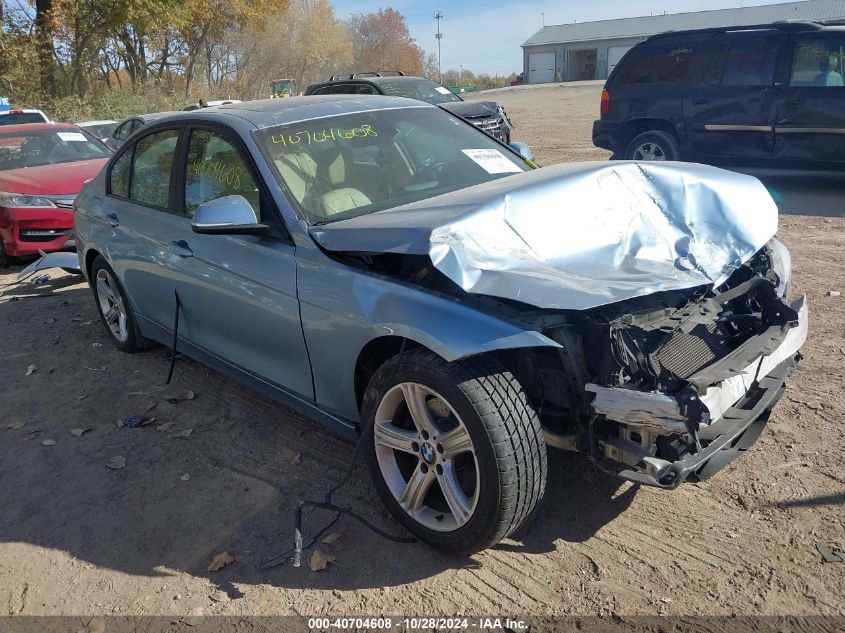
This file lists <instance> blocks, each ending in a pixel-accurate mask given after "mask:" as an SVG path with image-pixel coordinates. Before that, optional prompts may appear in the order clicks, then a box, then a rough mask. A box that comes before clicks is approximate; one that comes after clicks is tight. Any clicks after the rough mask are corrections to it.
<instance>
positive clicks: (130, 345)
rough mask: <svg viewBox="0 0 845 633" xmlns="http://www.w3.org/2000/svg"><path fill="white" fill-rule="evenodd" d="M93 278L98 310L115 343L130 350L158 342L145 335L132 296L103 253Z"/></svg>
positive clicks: (98, 258)
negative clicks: (133, 311)
mask: <svg viewBox="0 0 845 633" xmlns="http://www.w3.org/2000/svg"><path fill="white" fill-rule="evenodd" d="M89 279H90V280H91V282H90V283H91V290H92V291H93V292H94V300H95V303H96V305H97V312H99V313H100V319H101V320H102V322H103V325H104V326H105V328H106V332H108V334H109V338H111V340H112V343H114V346H115V347H117V349H119V350H120V351H122V352H127V353H129V354H134V353H135V352H140V351H143V350H145V349H149V348H150V347H152V346H153V345H154V343H153V342H152V341H150V340H149V339H147V338H145V337H144V336H142V335H141V330H140V328H139V327H138V320H137V319H136V318H135V315H134V314H133V313H132V307H131V304H130V303H129V299H128V298H127V297H126V293H125V292H124V291H123V288H122V287H121V285H120V282H119V281H118V280H117V275H115V274H114V271H113V270H112V269H111V266H109V265H108V262H106V260H105V259H104V258H103V256H102V255H97V257H96V259H94V262H93V263H92V264H91V274H90V275H89Z"/></svg>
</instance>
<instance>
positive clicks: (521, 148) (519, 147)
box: [509, 141, 534, 160]
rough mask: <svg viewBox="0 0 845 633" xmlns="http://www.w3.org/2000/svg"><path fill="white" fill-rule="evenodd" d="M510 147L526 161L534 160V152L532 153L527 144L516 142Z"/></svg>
mask: <svg viewBox="0 0 845 633" xmlns="http://www.w3.org/2000/svg"><path fill="white" fill-rule="evenodd" d="M509 147H510V148H511V149H512V150H513V151H515V152H516V153H517V154H519V155H520V156H522V157H523V158H524V159H525V160H534V152H532V151H531V148H530V147H528V145H527V144H526V143H520V142H519V141H514V142H513V143H511V144H510V145H509Z"/></svg>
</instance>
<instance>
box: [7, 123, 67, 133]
mask: <svg viewBox="0 0 845 633" xmlns="http://www.w3.org/2000/svg"><path fill="white" fill-rule="evenodd" d="M78 129H79V127H78V126H76V125H74V124H73V123H19V124H17V125H4V126H2V127H0V134H9V133H15V132H18V133H25V132H38V131H41V130H78Z"/></svg>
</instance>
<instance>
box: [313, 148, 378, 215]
mask: <svg viewBox="0 0 845 633" xmlns="http://www.w3.org/2000/svg"><path fill="white" fill-rule="evenodd" d="M322 158H323V160H321V161H320V165H319V171H318V176H319V178H320V180H321V181H322V183H323V186H324V190H326V189H328V191H327V192H326V193H324V194H323V196H322V198H321V201H320V202H321V204H320V206H321V207H322V211H323V216H324V217H325V218H326V219H329V218H331V217H332V216H333V215H335V214H338V213H343V212H344V211H349V210H350V209H357V208H358V207H363V206H366V205H368V204H371V203H372V201H371V200H370V199H369V198H368V197H367V196H366V195H365V194H364V193H363V192H361V191H360V190H359V189H355V188H354V187H347V186H345V185H346V180H347V177H348V176H349V173H348V172H349V168H350V166H351V165H352V159H351V158H350V156H349V153H348V151H346V150H344V149H341V148H333V149H329V150H326V153H325V154H324V156H322Z"/></svg>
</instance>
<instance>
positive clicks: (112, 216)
mask: <svg viewBox="0 0 845 633" xmlns="http://www.w3.org/2000/svg"><path fill="white" fill-rule="evenodd" d="M106 220H107V221H108V223H109V225H111V226H120V220H118V219H117V214H116V213H109V214H108V215H107V216H106Z"/></svg>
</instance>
